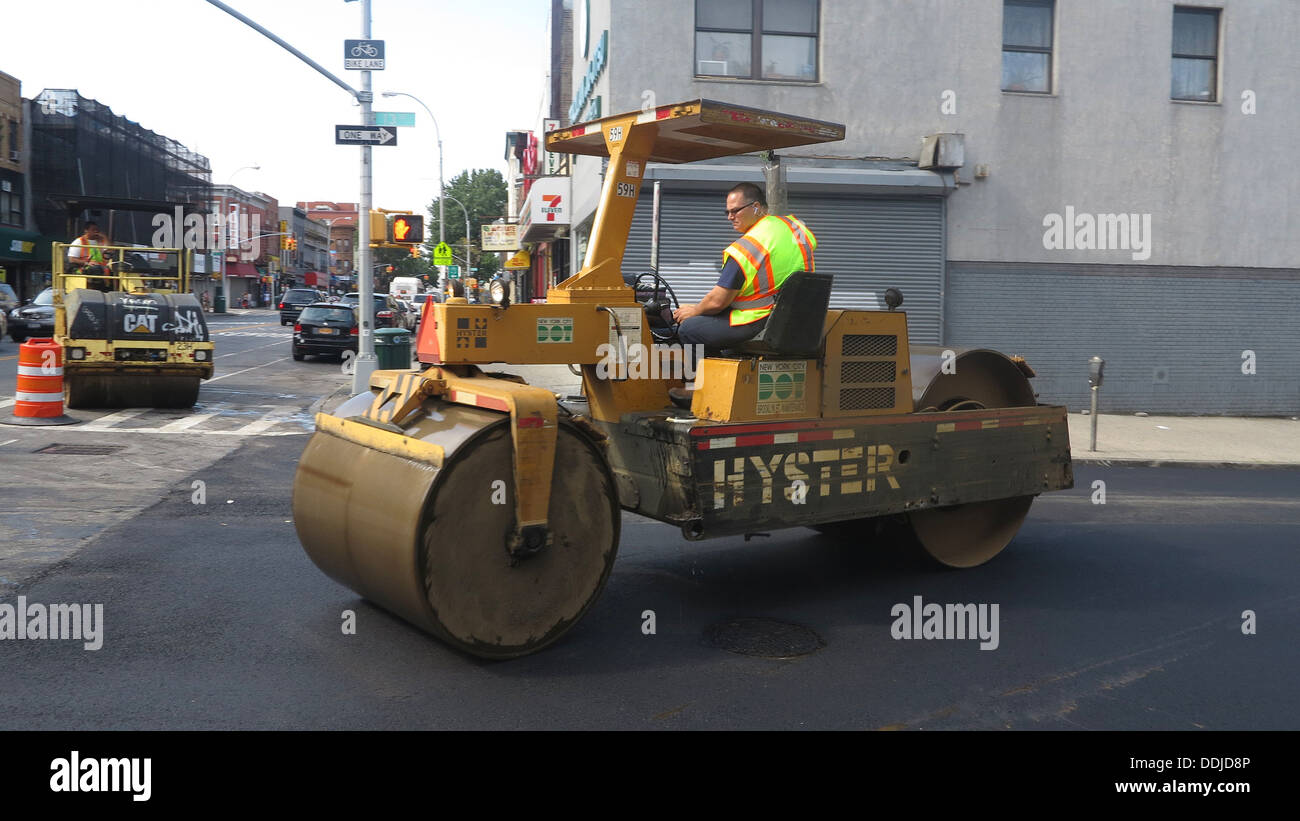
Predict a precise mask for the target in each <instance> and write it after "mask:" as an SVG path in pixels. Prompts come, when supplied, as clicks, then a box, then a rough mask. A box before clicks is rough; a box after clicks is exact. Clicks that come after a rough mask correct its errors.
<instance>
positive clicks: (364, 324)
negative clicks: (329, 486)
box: [352, 0, 379, 395]
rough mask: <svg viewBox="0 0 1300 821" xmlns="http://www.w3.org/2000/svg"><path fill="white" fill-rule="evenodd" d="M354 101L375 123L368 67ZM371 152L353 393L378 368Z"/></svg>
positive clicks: (364, 30)
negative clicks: (372, 243)
mask: <svg viewBox="0 0 1300 821" xmlns="http://www.w3.org/2000/svg"><path fill="white" fill-rule="evenodd" d="M361 37H362V39H364V40H369V39H370V0H361ZM357 100H358V102H360V103H361V124H362V125H364V126H367V127H369V126H372V125H374V119H373V115H372V114H371V113H370V110H371V109H370V106H371V102H372V101H373V100H374V93H373V92H372V91H371V90H370V70H369V69H365V70H363V71H362V72H361V93H360V94H358V95H357ZM370 151H371V149H370V146H368V145H363V146H361V205H360V207H359V211H360V214H359V215H358V216H361V217H362V219H358V220H357V222H358V223H360V225H358V226H357V233H358V237H357V244H358V245H359V246H361V247H360V248H359V249H358V250H359V251H360V256H361V260H360V262H361V270H360V271H358V274H359V276H358V278H359V279H360V280H361V281H360V282H358V283H357V286H358V287H357V292H358V294H360V297H361V299H360V303H361V304H360V305H359V306H357V307H358V308H359V309H360V311H361V334H360V336H361V339H360V340H359V343H360V344H359V345H358V351H357V359H356V362H355V363H353V368H352V393H353V394H354V395H355V394H358V393H364V392H365V391H368V390H370V374H372V373H374V372H375V370H376V369H377V368H378V367H379V362H378V360H377V359H376V358H375V337H374V327H375V301H374V299H372V298H371V292H372V291H373V290H374V288H373V283H374V276H373V274H372V273H371V270H370V219H369V214H370V207H371V204H372V202H373V201H374V196H373V192H372V190H371V182H372V173H371V164H370V160H371V157H370Z"/></svg>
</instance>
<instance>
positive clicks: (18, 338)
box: [9, 288, 54, 342]
mask: <svg viewBox="0 0 1300 821" xmlns="http://www.w3.org/2000/svg"><path fill="white" fill-rule="evenodd" d="M29 336H54V289H53V288H46V289H45V290H44V291H41V292H40V293H39V294H37V295H36V298H35V299H33V300H32V301H31V302H28V303H26V304H24V305H23V306H22V307H19V308H14V309H13V310H12V311H10V312H9V337H10V339H12V340H13V341H14V342H22V341H23V340H25V339H27V337H29Z"/></svg>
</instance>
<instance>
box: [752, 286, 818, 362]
mask: <svg viewBox="0 0 1300 821" xmlns="http://www.w3.org/2000/svg"><path fill="white" fill-rule="evenodd" d="M833 280H834V277H833V276H831V275H830V274H814V273H810V272H808V271H796V272H794V273H793V274H791V275H790V276H788V277H786V280H785V282H783V283H782V284H781V288H780V290H778V291H777V292H776V305H775V306H773V308H772V313H771V314H769V315H768V317H767V324H766V325H764V326H763V330H761V331H759V332H758V335H757V336H755V337H754V338H753V339H750V340H748V341H746V342H743V343H741V344H740V345H737V346H736V347H735V348H733V350H734V351H735V352H736V353H739V354H741V355H742V356H744V355H749V356H759V355H766V356H772V355H777V356H804V355H807V356H815V355H817V354H818V353H819V352H820V351H821V346H822V331H823V329H824V328H825V327H826V312H827V311H828V310H829V309H830V304H831V282H832V281H833Z"/></svg>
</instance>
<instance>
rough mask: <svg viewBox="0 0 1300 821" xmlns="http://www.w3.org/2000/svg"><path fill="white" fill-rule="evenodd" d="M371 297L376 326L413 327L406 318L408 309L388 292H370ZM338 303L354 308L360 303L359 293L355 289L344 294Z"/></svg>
mask: <svg viewBox="0 0 1300 821" xmlns="http://www.w3.org/2000/svg"><path fill="white" fill-rule="evenodd" d="M371 299H373V300H374V302H375V327H376V328H406V329H407V330H410V329H411V328H412V327H413V326H412V325H411V322H410V320H409V319H408V318H407V317H408V316H409V314H410V310H409V309H408V308H407V307H406V306H405V305H403V304H402V303H401V301H400V300H398V299H396V298H395V297H392V296H390V295H388V294H371ZM339 304H340V305H347V306H349V307H352V308H356V307H357V306H359V305H360V304H361V294H359V293H357V292H356V291H353V292H352V293H350V294H344V295H343V299H341V300H339Z"/></svg>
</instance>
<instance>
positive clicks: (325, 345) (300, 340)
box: [292, 302, 360, 362]
mask: <svg viewBox="0 0 1300 821" xmlns="http://www.w3.org/2000/svg"><path fill="white" fill-rule="evenodd" d="M359 324H360V323H358V322H357V315H356V312H355V311H353V310H352V309H351V308H349V307H348V306H346V305H341V304H339V303H336V302H317V303H315V304H314V305H308V306H307V307H305V308H303V309H302V313H301V314H299V315H298V321H297V322H296V323H294V326H293V348H292V353H293V358H294V361H297V362H301V361H302V360H303V358H304V357H305V356H307V355H308V354H316V355H318V356H319V355H321V354H330V355H332V356H342V355H343V352H344V351H352V352H353V353H356V352H357V341H358V339H359V337H358V333H359Z"/></svg>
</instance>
